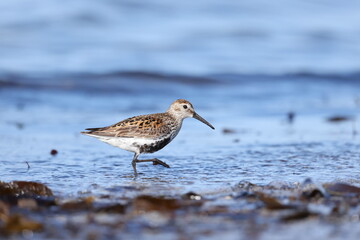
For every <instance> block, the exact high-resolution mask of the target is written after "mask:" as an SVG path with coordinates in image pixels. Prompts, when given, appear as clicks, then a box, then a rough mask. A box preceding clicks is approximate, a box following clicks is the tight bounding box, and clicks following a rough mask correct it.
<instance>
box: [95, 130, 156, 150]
mask: <svg viewBox="0 0 360 240" xmlns="http://www.w3.org/2000/svg"><path fill="white" fill-rule="evenodd" d="M88 135H89V136H91V137H95V138H97V139H99V140H100V141H102V142H104V143H107V144H110V145H112V146H114V147H118V148H121V149H124V150H126V151H129V152H134V153H140V149H139V145H140V146H141V145H145V144H147V145H151V144H152V143H154V142H155V141H154V140H153V139H146V138H121V137H104V136H96V135H90V134H88Z"/></svg>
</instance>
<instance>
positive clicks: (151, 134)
mask: <svg viewBox="0 0 360 240" xmlns="http://www.w3.org/2000/svg"><path fill="white" fill-rule="evenodd" d="M169 120H170V119H169V117H168V116H167V115H165V114H164V113H158V114H150V115H142V116H136V117H132V118H128V119H125V120H123V121H120V122H118V123H115V124H113V125H111V126H109V127H104V128H93V129H88V130H89V132H87V133H88V134H92V135H98V136H107V137H129V138H132V137H141V138H156V137H157V136H161V135H164V134H166V133H167V132H170V128H171V126H170V125H171V124H170V125H168V124H167V123H168V122H169Z"/></svg>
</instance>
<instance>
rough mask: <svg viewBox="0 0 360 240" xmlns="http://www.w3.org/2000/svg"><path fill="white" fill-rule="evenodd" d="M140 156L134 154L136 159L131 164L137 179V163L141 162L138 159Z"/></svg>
mask: <svg viewBox="0 0 360 240" xmlns="http://www.w3.org/2000/svg"><path fill="white" fill-rule="evenodd" d="M138 156H139V154H138V153H135V154H134V157H133V160H132V162H131V165H132V166H133V169H134V175H135V177H137V175H138V174H137V171H136V162H137V161H139V160H137V158H138Z"/></svg>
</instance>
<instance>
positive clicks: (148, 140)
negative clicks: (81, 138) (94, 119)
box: [81, 99, 214, 176]
mask: <svg viewBox="0 0 360 240" xmlns="http://www.w3.org/2000/svg"><path fill="white" fill-rule="evenodd" d="M187 117H193V118H196V119H198V120H199V121H201V122H203V123H205V124H207V125H208V126H210V127H211V128H213V129H214V127H213V126H212V125H211V124H210V123H208V122H207V121H206V120H204V119H203V118H202V117H200V116H199V115H198V114H197V113H196V112H195V111H194V108H193V106H192V104H191V103H190V102H188V101H186V100H184V99H178V100H176V101H175V102H173V103H172V104H171V105H170V107H169V108H168V110H167V111H166V112H164V113H155V114H149V115H141V116H135V117H131V118H128V119H125V120H123V121H120V122H118V123H115V124H113V125H110V126H108V127H102V128H87V129H86V130H87V131H86V132H81V133H82V134H85V135H88V136H91V137H95V138H97V139H99V140H101V141H103V142H105V143H108V144H110V145H112V146H115V147H119V148H121V149H124V150H127V151H130V152H134V153H135V155H134V158H133V162H132V164H133V168H134V173H135V176H136V175H137V171H136V162H149V161H152V162H153V163H154V164H160V165H163V166H165V167H169V165H167V164H166V163H164V162H162V161H160V160H158V159H148V160H138V159H137V157H138V156H139V155H140V154H142V153H153V152H156V151H158V150H160V149H162V148H163V147H165V146H166V145H167V144H168V143H170V142H171V141H172V140H173V139H174V138H175V137H176V135H177V134H178V133H179V131H180V129H181V125H182V121H183V120H184V119H185V118H187Z"/></svg>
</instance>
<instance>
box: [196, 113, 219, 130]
mask: <svg viewBox="0 0 360 240" xmlns="http://www.w3.org/2000/svg"><path fill="white" fill-rule="evenodd" d="M193 118H195V119H197V120H199V121H200V122H202V123H205V124H206V125H208V126H209V127H211V128H212V129H215V128H214V127H213V125H211V124H210V123H209V122H208V121H206V120H205V119H203V118H202V117H200V115H199V114H197V113H194V116H193Z"/></svg>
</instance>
